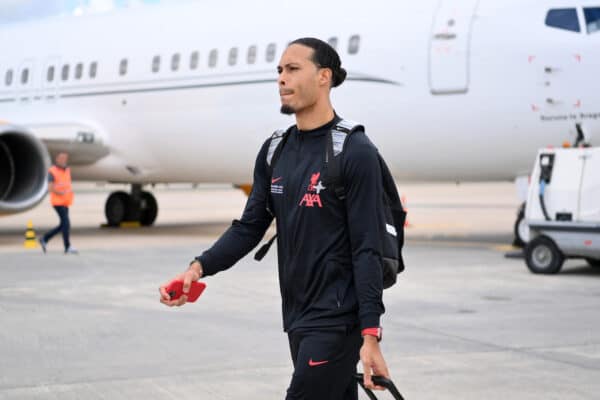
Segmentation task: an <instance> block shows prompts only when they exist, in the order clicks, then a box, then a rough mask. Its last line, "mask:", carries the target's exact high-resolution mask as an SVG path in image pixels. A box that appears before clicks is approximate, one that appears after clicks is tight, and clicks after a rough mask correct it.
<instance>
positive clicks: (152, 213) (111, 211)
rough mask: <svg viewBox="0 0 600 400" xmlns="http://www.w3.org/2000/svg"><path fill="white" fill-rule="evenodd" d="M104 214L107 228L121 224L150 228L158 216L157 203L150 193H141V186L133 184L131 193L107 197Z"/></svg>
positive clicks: (119, 192)
mask: <svg viewBox="0 0 600 400" xmlns="http://www.w3.org/2000/svg"><path fill="white" fill-rule="evenodd" d="M104 214H105V215H106V222H107V224H108V225H109V226H119V225H120V224H121V223H123V222H139V223H140V224H141V225H143V226H150V225H152V224H154V221H155V220H156V216H157V215H158V203H157V201H156V198H155V197H154V196H153V195H152V193H150V192H146V191H142V185H141V184H133V185H131V193H126V192H123V191H118V192H113V193H111V194H110V196H108V199H107V200H106V204H105V206H104Z"/></svg>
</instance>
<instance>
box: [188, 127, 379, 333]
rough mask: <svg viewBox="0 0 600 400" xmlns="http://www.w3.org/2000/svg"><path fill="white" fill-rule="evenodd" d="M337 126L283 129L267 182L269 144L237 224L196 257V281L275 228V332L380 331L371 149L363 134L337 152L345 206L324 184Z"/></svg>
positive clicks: (376, 210)
mask: <svg viewBox="0 0 600 400" xmlns="http://www.w3.org/2000/svg"><path fill="white" fill-rule="evenodd" d="M338 121H339V117H337V116H336V117H335V118H334V120H333V121H331V122H330V123H328V124H326V125H324V126H322V127H320V128H317V129H314V130H311V131H300V130H298V129H297V128H296V127H295V126H294V127H293V128H291V132H290V133H289V135H290V136H289V138H288V140H287V143H286V144H285V146H284V147H283V150H282V152H281V155H280V157H279V160H278V161H277V163H276V165H275V168H274V170H273V174H272V176H270V175H269V169H268V166H267V162H266V156H267V152H268V148H269V142H270V140H267V141H266V142H265V143H264V145H263V146H262V148H261V150H260V152H259V153H258V156H257V158H256V164H255V167H254V184H253V188H252V192H251V193H250V196H249V198H248V202H247V203H246V207H245V209H244V212H243V215H242V217H241V219H240V220H235V221H233V223H232V225H231V227H230V228H229V229H228V230H227V231H226V232H225V233H224V234H223V235H222V236H221V237H220V238H219V240H217V242H216V243H215V244H214V245H213V246H212V247H211V248H210V249H209V250H207V251H205V252H204V253H203V254H202V255H201V256H199V257H197V258H198V260H199V261H200V262H201V263H202V267H203V271H204V272H203V274H204V276H210V275H213V274H215V273H217V272H219V271H223V270H226V269H228V268H229V267H231V266H232V265H234V264H235V263H236V262H237V261H238V260H239V259H240V258H242V257H243V256H244V255H246V254H247V253H248V252H250V251H251V250H252V249H253V248H254V247H255V246H256V245H257V244H258V243H259V242H260V240H261V239H262V237H263V235H264V234H265V231H266V230H267V228H268V227H269V225H270V224H271V221H272V219H273V215H271V213H270V212H269V211H268V210H267V196H271V203H270V204H271V208H272V209H273V210H272V211H273V213H274V214H275V217H276V222H277V234H278V237H277V250H278V261H279V284H280V290H281V298H282V311H283V327H284V330H285V331H286V332H289V331H293V330H294V329H296V328H311V327H327V326H335V325H351V324H355V323H357V322H360V326H361V329H364V328H370V327H378V326H380V321H379V319H380V315H381V314H383V312H384V306H383V302H382V292H383V283H382V272H381V271H382V269H381V254H382V250H381V244H380V242H379V238H380V237H381V232H385V220H384V210H383V187H382V179H381V170H380V167H379V161H378V158H377V149H376V148H375V146H374V145H373V144H372V143H371V142H370V141H369V139H368V138H367V136H366V135H365V133H364V132H360V131H358V132H355V133H353V134H352V135H351V136H350V137H348V138H347V143H346V146H345V148H344V151H343V152H342V157H343V161H342V176H343V178H344V182H345V189H346V199H345V200H344V201H340V200H339V199H338V198H337V197H336V196H335V193H334V191H333V190H332V189H330V188H327V187H326V185H325V182H324V180H325V179H324V178H325V175H326V171H325V168H326V167H325V149H326V147H325V146H326V142H325V141H326V138H327V136H326V135H328V134H329V132H330V129H331V128H332V127H333V125H334V124H335V123H337V122H338Z"/></svg>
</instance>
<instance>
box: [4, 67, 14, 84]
mask: <svg viewBox="0 0 600 400" xmlns="http://www.w3.org/2000/svg"><path fill="white" fill-rule="evenodd" d="M12 81H13V70H12V69H9V70H8V71H6V75H5V77H4V83H5V84H6V86H10V85H12Z"/></svg>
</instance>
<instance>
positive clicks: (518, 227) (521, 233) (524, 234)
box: [513, 203, 529, 247]
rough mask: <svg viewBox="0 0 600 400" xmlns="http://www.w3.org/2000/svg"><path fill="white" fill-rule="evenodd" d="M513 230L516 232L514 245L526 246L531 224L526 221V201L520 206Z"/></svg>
mask: <svg viewBox="0 0 600 400" xmlns="http://www.w3.org/2000/svg"><path fill="white" fill-rule="evenodd" d="M513 232H514V234H515V239H514V240H513V246H516V247H525V245H527V242H528V241H529V226H527V223H526V222H525V203H523V204H521V207H520V208H519V212H518V213H517V220H516V221H515V225H514V227H513Z"/></svg>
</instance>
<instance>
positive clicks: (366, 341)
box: [360, 335, 391, 390]
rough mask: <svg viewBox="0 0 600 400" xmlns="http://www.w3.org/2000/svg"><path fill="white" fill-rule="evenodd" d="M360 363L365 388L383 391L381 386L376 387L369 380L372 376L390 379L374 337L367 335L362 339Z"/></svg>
mask: <svg viewBox="0 0 600 400" xmlns="http://www.w3.org/2000/svg"><path fill="white" fill-rule="evenodd" d="M360 361H361V362H362V365H363V370H364V385H365V387H366V388H367V389H371V390H385V388H383V387H381V386H376V385H375V384H374V383H373V381H372V379H371V377H372V376H373V375H379V376H383V377H385V378H387V379H391V378H390V373H389V371H388V368H387V365H386V363H385V360H384V359H383V354H381V349H380V348H379V342H377V338H376V337H374V336H368V335H367V336H365V337H364V338H363V345H362V347H361V348H360Z"/></svg>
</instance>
